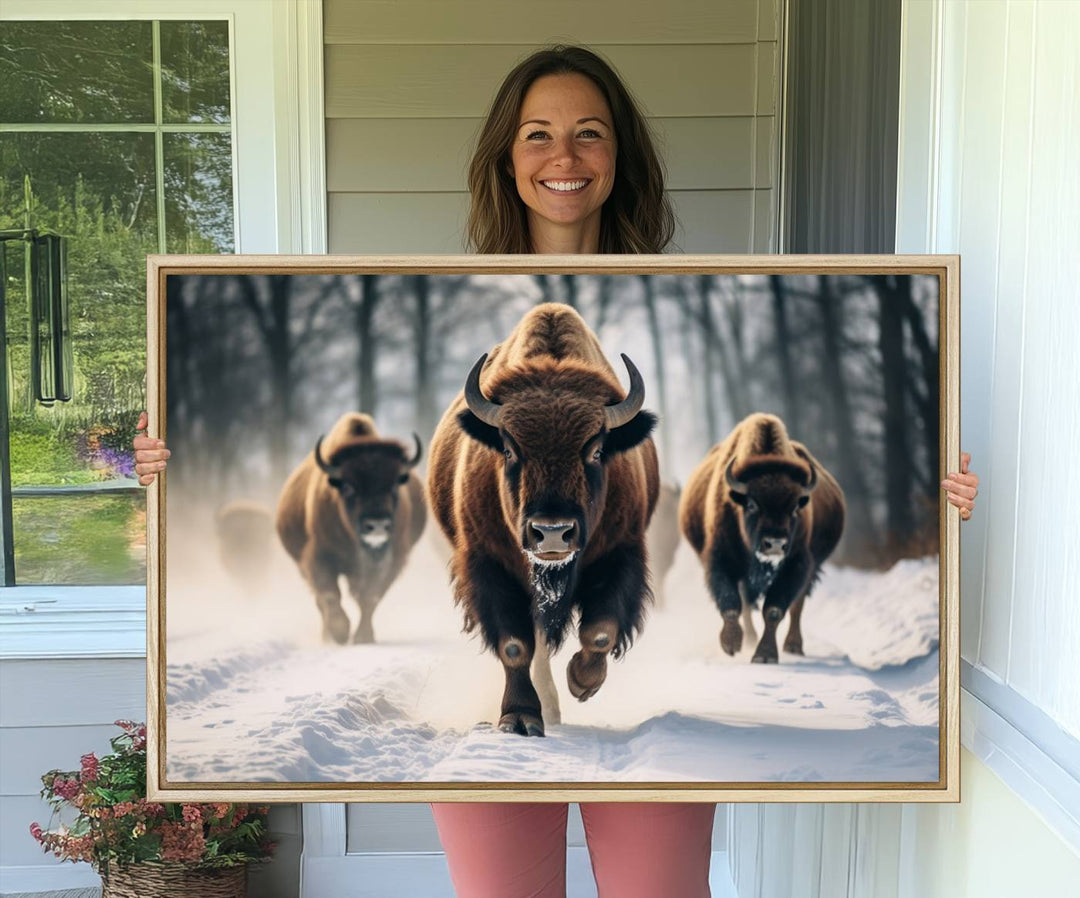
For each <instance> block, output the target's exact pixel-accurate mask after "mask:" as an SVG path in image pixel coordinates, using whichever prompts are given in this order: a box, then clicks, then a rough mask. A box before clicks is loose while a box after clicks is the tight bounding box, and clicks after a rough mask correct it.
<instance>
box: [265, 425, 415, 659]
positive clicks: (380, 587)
mask: <svg viewBox="0 0 1080 898" xmlns="http://www.w3.org/2000/svg"><path fill="white" fill-rule="evenodd" d="M413 439H414V440H415V442H416V448H415V450H414V451H413V452H412V454H410V453H409V451H408V450H407V449H406V447H405V446H403V445H402V444H401V443H399V442H397V441H395V440H384V439H382V438H381V437H380V436H379V434H378V431H377V430H376V429H375V423H374V421H372V420H371V418H370V417H369V416H368V415H362V414H359V413H356V412H352V413H348V414H345V415H342V416H341V418H340V419H339V420H338V422H337V423H336V424H335V425H334V427H333V429H332V430H331V431H330V433H329V435H327V436H326V438H325V440H324V439H323V437H319V439H318V441H317V442H316V443H315V448H314V450H313V451H312V452H311V453H309V454H308V455H307V456H306V457H305V458H304V460H303V461H302V462H300V465H299V466H298V467H297V468H296V470H295V471H293V473H292V474H291V475H290V477H289V479H288V480H287V481H286V482H285V486H284V487H283V489H282V491H281V497H280V499H279V500H278V508H277V532H278V536H279V537H280V538H281V542H282V545H284V547H285V551H286V552H288V553H289V555H291V556H292V558H293V560H294V561H295V562H296V564H297V566H298V567H299V568H300V573H301V574H302V575H303V577H304V579H305V580H306V581H307V583H308V585H309V586H310V587H311V590H312V592H313V593H314V594H315V603H316V605H317V606H318V608H319V612H320V614H321V615H322V623H323V630H322V632H323V638H324V639H326V640H328V641H329V640H333V641H334V642H336V643H339V644H340V643H345V642H346V641H348V639H349V619H348V617H346V615H345V612H344V611H343V610H342V608H341V593H340V591H339V589H338V577H339V575H342V574H344V575H345V578H346V580H347V581H348V584H349V591H350V592H351V593H352V595H353V598H354V599H355V600H356V603H357V604H358V605H359V606H360V622H359V624H358V625H357V627H356V632H355V633H354V634H353V640H352V641H353V642H374V641H375V632H374V630H373V629H372V625H371V617H372V615H373V614H374V612H375V606H376V605H378V604H379V601H380V600H381V599H382V597H383V596H384V595H385V594H386V591H387V590H388V589H389V588H390V584H391V583H393V582H394V579H395V578H396V577H397V575H398V574H399V573H400V572H401V569H402V568H403V567H404V566H405V562H406V560H407V559H408V557H409V550H410V549H412V547H413V546H414V545H415V544H416V541H417V540H418V539H419V538H420V534H421V533H422V532H423V529H424V522H425V519H426V511H425V508H424V488H423V486H422V484H421V483H420V478H419V477H417V476H416V473H415V471H414V470H413V469H414V468H415V467H416V464H417V462H419V461H420V453H421V446H420V438H419V437H418V436H416V435H415V434H414V435H413Z"/></svg>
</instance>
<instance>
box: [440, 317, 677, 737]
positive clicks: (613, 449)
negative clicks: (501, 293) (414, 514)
mask: <svg viewBox="0 0 1080 898" xmlns="http://www.w3.org/2000/svg"><path fill="white" fill-rule="evenodd" d="M623 361H624V363H625V365H626V368H627V371H628V372H629V376H630V390H629V393H628V394H627V395H624V394H623V390H622V389H621V387H620V386H619V381H618V378H617V377H616V376H615V372H614V370H613V369H612V367H611V365H609V364H608V361H607V359H606V358H605V357H604V354H603V352H602V350H601V349H600V343H599V341H598V340H597V339H596V336H595V335H594V334H593V333H592V331H590V330H589V327H588V325H586V324H585V321H584V320H583V319H582V318H581V316H580V315H578V313H577V312H576V311H574V309H573V308H571V307H570V306H566V305H558V304H554V303H545V304H542V305H538V306H535V307H534V308H533V309H532V310H531V311H529V312H528V313H527V314H526V315H525V316H524V317H523V318H522V320H521V321H520V322H519V323H518V325H517V327H516V328H515V329H514V330H513V332H512V333H511V334H510V336H509V337H508V338H507V339H506V341H505V342H503V343H501V344H499V345H497V346H495V347H494V348H493V349H492V350H491V352H490V353H486V354H485V355H483V356H481V357H480V359H479V360H478V361H477V362H476V364H475V365H474V366H473V368H472V370H471V371H470V372H469V374H468V377H467V378H466V380H465V388H464V390H463V391H462V392H461V393H459V394H458V396H457V398H456V399H455V400H454V401H453V403H452V404H451V405H450V407H449V408H448V409H447V410H446V413H445V414H444V415H443V417H442V420H441V421H440V423H439V426H438V428H437V429H436V431H435V435H434V437H433V438H432V441H431V463H430V466H429V469H428V498H429V501H430V503H431V508H432V512H433V514H434V516H435V518H436V519H437V520H438V522H439V525H440V526H441V527H442V529H443V531H444V532H445V533H446V536H447V538H448V539H449V540H450V542H451V544H452V545H453V558H452V560H451V563H450V566H451V573H452V580H453V583H454V598H455V601H456V602H457V604H459V605H460V606H461V607H462V608H463V610H464V617H465V630H466V632H472V631H474V630H475V629H477V628H478V629H479V632H480V635H481V637H482V639H483V642H484V645H485V646H486V647H487V648H488V649H490V650H491V651H492V652H493V653H494V654H495V655H496V656H497V657H498V658H499V660H500V661H501V662H502V665H503V668H504V673H505V678H506V680H505V681H506V686H505V690H504V692H503V698H502V708H501V712H500V714H501V716H500V718H499V724H498V725H499V728H500V729H501V730H503V731H504V732H509V733H518V734H520V735H524V736H542V735H543V734H544V719H545V716H547V719H548V722H549V723H550V722H556V721H557V719H558V699H557V695H556V693H555V689H554V682H553V681H552V680H551V674H550V667H549V666H548V655H549V652H552V651H555V650H557V649H558V647H559V646H560V645H561V643H562V641H563V639H564V637H565V635H566V632H567V630H568V629H569V627H570V624H571V620H572V617H573V615H574V614H575V613H576V614H577V615H578V637H579V639H580V642H581V648H580V650H578V651H577V652H575V654H574V656H573V658H571V660H570V662H569V665H568V666H567V671H566V674H567V682H568V684H569V687H570V692H571V694H573V696H574V697H575V698H577V699H578V700H579V701H585V700H586V699H588V698H590V697H592V696H593V695H594V694H595V693H596V691H597V690H598V689H599V688H600V686H601V684H602V683H603V682H604V680H605V678H606V676H607V657H608V655H611V656H612V657H613V658H618V657H620V656H621V655H622V653H623V652H624V651H625V650H626V649H627V648H628V647H629V646H630V644H631V643H632V641H633V639H634V637H635V636H636V634H637V633H638V631H639V630H640V628H641V625H642V622H643V617H644V613H645V608H646V604H647V602H649V601H650V600H651V593H650V591H649V587H648V582H647V572H646V549H645V530H646V527H647V526H648V523H649V518H650V516H651V515H652V511H653V508H654V506H655V504H656V497H657V491H658V489H659V471H658V467H657V459H656V449H655V447H654V446H653V442H652V439H651V438H650V433H651V432H652V430H653V427H654V426H655V424H656V418H655V416H654V415H652V414H651V413H649V412H647V411H642V404H643V402H644V399H645V387H644V383H643V381H642V378H641V375H640V374H639V373H638V371H637V369H636V368H635V367H634V364H633V362H631V361H630V359H629V358H627V357H626V356H625V355H624V356H623ZM534 658H535V659H536V662H537V664H536V669H535V671H534V676H535V677H536V681H537V684H536V685H538V686H539V687H540V689H541V690H542V691H543V693H544V708H543V710H542V709H541V700H540V696H539V695H538V693H537V689H536V686H535V685H534V681H533V676H531V675H530V672H529V666H530V663H532V662H533V660H534Z"/></svg>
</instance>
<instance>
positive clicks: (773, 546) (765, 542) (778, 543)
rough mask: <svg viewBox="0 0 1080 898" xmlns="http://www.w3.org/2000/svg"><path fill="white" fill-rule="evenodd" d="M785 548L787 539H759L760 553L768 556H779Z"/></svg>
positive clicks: (782, 537)
mask: <svg viewBox="0 0 1080 898" xmlns="http://www.w3.org/2000/svg"><path fill="white" fill-rule="evenodd" d="M786 548H787V537H784V536H763V537H762V538H761V551H762V552H766V553H769V554H773V553H775V554H779V553H781V552H783V551H784V550H785V549H786Z"/></svg>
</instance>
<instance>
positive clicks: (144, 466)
mask: <svg viewBox="0 0 1080 898" xmlns="http://www.w3.org/2000/svg"><path fill="white" fill-rule="evenodd" d="M148 420H149V419H148V418H147V417H146V412H140V414H139V423H138V424H136V425H135V429H136V430H146V424H147V421H148ZM132 445H133V446H134V447H135V473H136V474H138V475H139V483H141V484H142V485H143V486H149V485H150V484H151V483H153V482H154V478H155V477H157V473H158V471H164V470H165V459H167V458H168V457H169V456H170V455H172V453H171V452H170V451H169V450H168V449H166V448H165V441H164V440H155V439H153V438H152V437H148V436H146V435H143V434H137V435H136V436H135V439H134V440H132Z"/></svg>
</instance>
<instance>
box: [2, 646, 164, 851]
mask: <svg viewBox="0 0 1080 898" xmlns="http://www.w3.org/2000/svg"><path fill="white" fill-rule="evenodd" d="M145 678H146V674H145V667H144V664H143V662H142V660H136V659H87V660H41V661H31V660H27V661H3V662H0V768H2V771H3V772H2V773H0V804H2V805H3V807H2V809H0V868H2V867H8V866H35V865H41V864H50V863H52V862H53V861H52V860H51V857H50V856H47V855H45V854H43V852H42V851H41V847H40V846H39V845H38V844H37V843H36V842H35V841H34V840H33V839H32V838H31V837H30V829H29V827H30V824H31V823H32V822H34V821H37V822H38V823H40V824H41V825H42V826H45V825H47V824H48V822H49V815H50V813H51V810H50V808H49V806H48V805H47V804H46V803H45V802H44V801H42V800H41V798H40V796H39V794H38V793H39V791H40V790H41V774H43V773H45V772H46V771H48V770H52V769H56V768H59V769H61V770H78V769H79V758H80V757H81V756H82V755H84V754H86V753H87V752H90V751H93V752H96V753H98V754H102V753H106V752H108V751H110V747H109V739H110V738H112V737H113V736H115V735H118V734H119V732H120V731H119V730H118V729H117V728H116V727H114V726H113V725H112V723H113V721H114V720H117V719H119V718H128V719H131V720H142V719H143V718H144V717H145V716H146V692H145V686H144V684H145Z"/></svg>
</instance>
